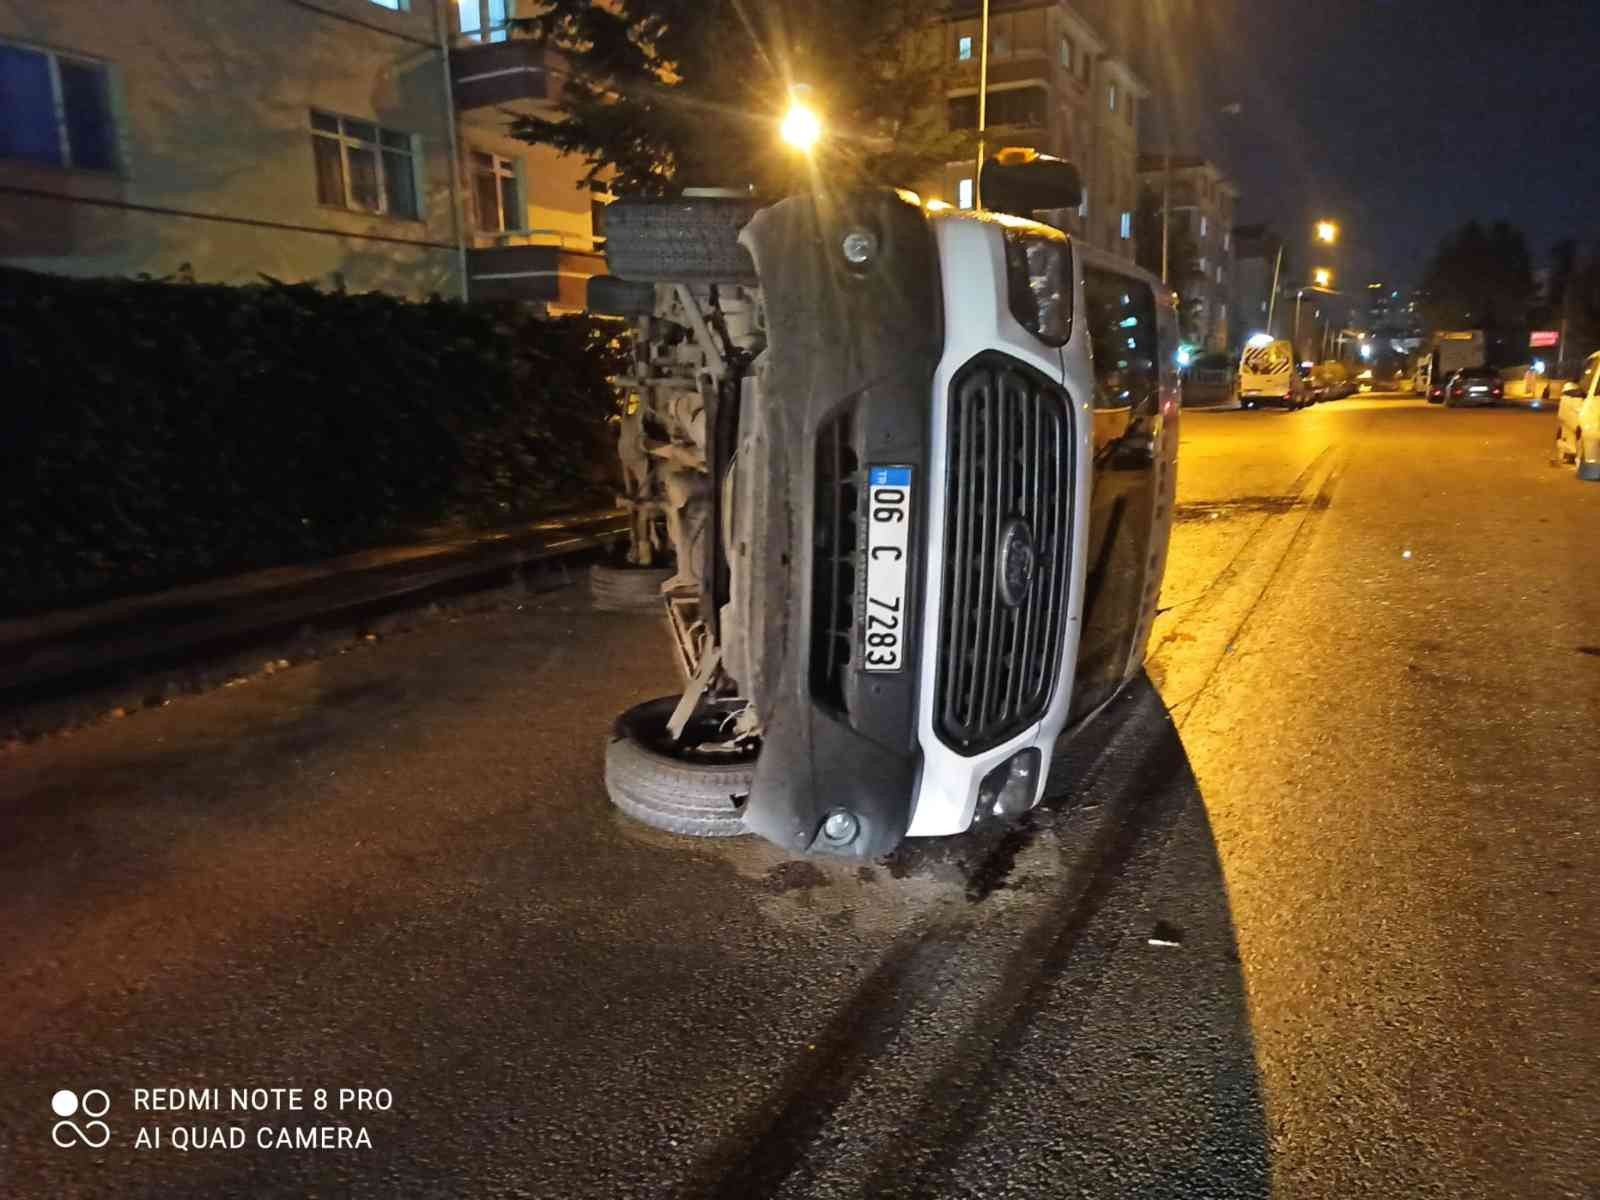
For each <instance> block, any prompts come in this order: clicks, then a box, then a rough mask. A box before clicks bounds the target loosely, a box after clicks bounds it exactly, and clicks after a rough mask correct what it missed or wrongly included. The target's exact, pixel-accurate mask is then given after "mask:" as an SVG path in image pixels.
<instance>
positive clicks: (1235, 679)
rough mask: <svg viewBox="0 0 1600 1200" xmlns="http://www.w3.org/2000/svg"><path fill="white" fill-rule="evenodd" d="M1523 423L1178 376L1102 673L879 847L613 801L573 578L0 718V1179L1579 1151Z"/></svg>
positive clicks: (1207, 1170) (75, 1182)
mask: <svg viewBox="0 0 1600 1200" xmlns="http://www.w3.org/2000/svg"><path fill="white" fill-rule="evenodd" d="M1552 436H1553V417H1551V416H1550V415H1549V414H1548V413H1533V412H1528V411H1523V410H1492V411H1482V412H1478V411H1448V412H1447V411H1444V410H1441V409H1438V408H1429V407H1427V406H1426V405H1423V404H1420V403H1417V402H1415V401H1411V400H1409V399H1399V398H1392V399H1390V398H1362V399H1351V400H1346V401H1341V402H1336V403H1333V404H1328V405H1323V406H1320V407H1318V408H1315V409H1312V410H1308V411H1306V412H1301V413H1294V414H1286V413H1277V412H1251V413H1239V412H1186V413H1185V414H1184V416H1183V447H1182V457H1181V466H1180V476H1179V508H1178V512H1177V517H1178V521H1177V526H1176V530H1175V534H1174V538H1175V540H1174V548H1173V555H1172V560H1171V565H1170V568H1169V573H1168V580H1167V587H1166V592H1165V595H1164V598H1163V604H1164V606H1166V607H1167V611H1166V612H1165V613H1164V614H1163V616H1162V617H1161V619H1160V621H1159V622H1158V624H1157V628H1156V633H1155V636H1154V638H1153V641H1152V653H1151V660H1150V667H1149V673H1148V678H1147V679H1145V680H1142V681H1141V682H1140V684H1139V685H1138V686H1136V687H1134V688H1132V689H1130V690H1129V691H1128V693H1127V694H1126V695H1125V696H1124V697H1123V698H1122V699H1120V700H1119V701H1118V702H1117V703H1116V704H1114V705H1113V707H1112V709H1111V710H1110V711H1109V712H1108V713H1107V714H1106V716H1105V717H1104V718H1103V719H1102V720H1101V721H1099V722H1098V723H1097V724H1096V725H1095V726H1094V727H1092V728H1091V729H1089V730H1087V731H1086V732H1085V733H1083V734H1082V735H1080V736H1079V737H1078V738H1077V739H1076V740H1075V741H1074V742H1072V743H1071V745H1070V746H1069V747H1068V748H1067V751H1066V756H1065V761H1064V762H1063V763H1062V764H1061V769H1060V770H1058V772H1057V773H1056V776H1055V779H1054V782H1053V791H1054V795H1053V798H1052V799H1051V800H1050V801H1049V802H1048V804H1047V805H1046V806H1045V807H1044V808H1043V809H1042V810H1040V811H1039V812H1037V813H1036V814H1035V815H1034V816H1033V817H1032V818H1031V819H1029V820H1028V821H1026V822H1025V823H1023V824H1022V825H1020V826H1018V827H1015V828H997V829H990V830H984V831H980V832H978V833H975V834H971V835H968V836H965V837H962V838H957V839H949V840H945V841H936V842H926V843H915V844H911V845H908V846H907V847H905V848H904V849H903V850H902V851H901V852H900V853H899V854H897V855H896V856H895V858H894V859H893V860H891V861H887V862H880V863H873V864H869V865H862V866H858V865H855V864H849V865H846V864H838V863H830V862H813V861H801V862H796V861H786V860H785V859H784V858H783V857H782V855H780V854H779V853H778V852H777V851H775V850H773V849H772V848H770V847H767V846H765V845H764V844H763V843H760V842H757V841H753V840H747V839H739V840H733V841H720V842H687V841H682V840H678V839H674V838H670V837H667V836H664V835H657V834H655V833H653V832H650V831H647V830H643V829H640V828H638V827H635V826H632V825H630V824H629V823H627V822H626V821H625V820H623V819H621V818H620V817H618V816H616V815H614V814H613V813H612V812H611V810H610V809H609V806H608V805H607V803H606V801H605V796H604V791H603V788H602V784H601V752H602V745H603V741H604V736H605V731H606V729H607V726H608V724H609V721H610V719H611V717H612V716H613V714H614V713H615V712H616V711H618V710H620V709H621V708H623V707H626V706H627V705H629V704H631V703H633V702H635V701H637V700H640V699H644V698H647V697H649V696H653V695H662V694H666V693H668V692H670V691H672V690H674V687H675V684H676V681H675V674H674V669H673V667H672V664H671V661H670V658H669V656H668V643H667V640H666V638H665V637H664V636H663V629H662V627H661V626H660V624H659V623H658V622H657V621H655V620H654V619H652V618H648V617H638V616H628V615H617V614H605V613H597V612H593V611H590V610H589V609H588V607H587V605H586V604H585V602H584V600H583V597H582V596H581V595H580V594H579V593H578V592H577V591H575V590H569V591H566V592H556V593H552V594H551V595H548V596H543V597H534V598H530V599H528V600H527V602H525V603H524V604H523V605H522V606H521V607H520V608H519V607H514V606H508V607H506V608H504V609H503V610H501V611H498V612H492V613H486V614H478V615H475V616H470V617H465V618H462V619H458V620H453V621H449V622H445V623H439V624H434V625H430V626H427V627H424V628H419V629H415V630H412V631H411V632H407V633H403V634H399V635H397V636H394V637H390V638H386V639H383V640H380V641H377V642H374V643H371V644H368V645H365V646H363V647H361V648H359V649H357V650H355V651H353V652H351V653H348V654H344V655H340V656H337V657H333V658H329V659H325V660H322V661H318V662H309V663H304V664H299V665H296V666H294V667H292V668H290V669H288V670H284V671H278V672H277V673H275V674H272V675H270V676H268V677H264V678H259V679H255V680H252V681H250V682H248V683H244V684H241V685H240V686H237V687H231V688H226V689H222V690H219V691H216V692H213V693H211V694H208V695H204V696H200V697H194V698H188V699H183V700H179V701H175V702H173V703H172V704H170V705H168V706H167V707H165V708H162V709H159V710H152V711H145V712H139V713H136V714H134V715H133V716H130V717H128V718H126V719H123V720H115V721H107V722H105V723H102V724H99V725H97V726H94V727H92V728H89V729H85V730H80V731H78V732H76V733H73V734H71V735H68V736H62V737H55V738H51V739H47V740H45V741H42V742H39V743H37V744H33V745H29V746H26V747H23V748H21V749H19V750H13V751H11V752H9V753H5V754H3V755H0V1195H5V1196H17V1197H46V1196H48V1197H61V1198H66V1197H89V1196H94V1197H101V1196H106V1197H112V1196H114V1197H216V1196H251V1197H278V1196H283V1197H289V1196H326V1197H335V1196H339V1197H343V1196H361V1197H367V1196H372V1197H429V1198H431V1197H439V1198H445V1197H480V1196H481V1197H562V1198H569V1197H571V1198H576V1197H608V1198H609V1197H656V1196H664V1197H665V1196H673V1197H676V1196H683V1197H690V1196H694V1197H699V1196H707V1197H754V1196H785V1197H790V1196H792V1197H812V1196H816V1197H854V1196H872V1197H880V1196H883V1197H892V1196H905V1197H931V1196H962V1197H966V1196H986V1197H987V1196H994V1197H1002V1196H1007V1197H1009V1196H1016V1197H1024V1196H1028V1197H1033V1196H1039V1197H1045V1196H1048V1197H1058V1196H1059V1197H1067V1196H1085V1197H1105V1196H1140V1197H1145V1196H1171V1197H1190V1196H1229V1197H1232V1196H1238V1197H1255V1196H1284V1197H1301V1196H1305V1197H1349V1196H1380V1197H1394V1196H1440V1197H1463V1196H1484V1197H1499V1196H1528V1197H1563V1196H1573V1197H1590V1196H1595V1195H1600V958H1597V955H1596V951H1595V947H1596V945H1597V943H1600V912H1597V906H1596V904H1595V898H1596V889H1597V886H1600V850H1597V848H1596V847H1597V845H1600V839H1597V836H1596V832H1595V826H1596V823H1597V817H1600V799H1597V797H1600V745H1597V737H1596V735H1597V732H1600V571H1597V570H1596V566H1595V563H1596V558H1597V555H1600V486H1594V485H1580V484H1578V483H1577V482H1576V481H1575V480H1574V479H1573V478H1572V474H1571V472H1570V470H1555V469H1553V468H1551V467H1549V466H1547V465H1546V459H1547V456H1548V449H1549V442H1550V440H1551V438H1552ZM258 1087H259V1088H273V1087H279V1088H285V1089H287V1088H299V1089H302V1093H301V1095H300V1097H299V1099H298V1103H299V1107H298V1108H295V1107H292V1105H293V1104H294V1103H295V1101H294V1099H292V1098H291V1097H290V1096H289V1094H288V1093H280V1097H279V1099H278V1100H277V1101H276V1106H275V1104H274V1101H273V1099H272V1098H271V1097H270V1096H269V1097H268V1098H267V1100H266V1103H267V1107H266V1108H265V1109H261V1108H259V1107H250V1108H241V1107H235V1106H234V1105H233V1103H232V1100H233V1098H232V1096H231V1093H230V1089H233V1088H239V1089H246V1088H258ZM166 1088H180V1089H190V1090H193V1091H195V1092H198V1093H200V1094H199V1095H197V1096H195V1097H193V1099H196V1100H202V1101H203V1100H205V1099H207V1097H208V1096H209V1093H208V1092H206V1091H205V1090H204V1089H212V1088H215V1089H219V1091H218V1095H217V1101H218V1102H217V1105H216V1107H215V1108H200V1109H190V1110H187V1111H156V1110H153V1109H151V1108H150V1107H149V1106H148V1105H149V1101H150V1099H151V1097H149V1096H146V1097H144V1100H145V1107H140V1106H139V1101H140V1097H139V1094H138V1092H137V1089H147V1090H152V1089H166ZM342 1088H347V1089H359V1088H367V1089H372V1090H373V1093H374V1096H373V1098H372V1100H371V1101H370V1103H369V1106H368V1107H367V1108H365V1109H363V1108H361V1107H359V1103H360V1102H359V1100H358V1099H357V1098H356V1097H355V1096H353V1095H352V1096H350V1097H348V1098H344V1097H341V1094H340V1091H339V1089H342ZM58 1089H72V1090H73V1091H74V1092H76V1093H80V1094H82V1095H83V1096H84V1099H85V1101H86V1102H87V1101H88V1100H89V1093H90V1092H91V1090H92V1089H99V1090H102V1091H104V1093H105V1094H106V1098H107V1100H108V1101H109V1104H110V1107H109V1111H108V1112H106V1114H105V1116H104V1118H103V1120H104V1128H105V1129H106V1130H108V1132H109V1141H108V1142H107V1143H106V1144H105V1145H103V1146H100V1147H96V1146H93V1145H89V1144H87V1143H88V1142H89V1141H98V1140H100V1137H101V1135H100V1130H99V1128H96V1127H93V1126H92V1125H91V1124H90V1123H89V1119H88V1117H87V1115H86V1114H85V1113H84V1112H78V1113H75V1114H73V1115H72V1117H71V1118H70V1122H71V1123H70V1124H69V1125H65V1126H63V1125H61V1124H58V1122H59V1121H62V1120H63V1118H61V1117H59V1116H57V1115H56V1114H55V1113H53V1112H52V1111H51V1097H52V1094H53V1093H55V1092H56V1091H57V1090H58ZM317 1089H325V1091H326V1096H325V1097H323V1098H322V1099H323V1101H324V1102H325V1103H326V1105H327V1107H326V1108H319V1107H318V1096H317ZM379 1089H387V1093H386V1094H385V1093H383V1092H380V1091H379ZM385 1095H386V1097H387V1104H384V1100H385ZM98 1103H99V1100H98V1097H95V1099H94V1105H96V1106H98ZM380 1106H381V1107H380ZM319 1127H323V1128H326V1129H328V1130H329V1132H327V1133H316V1132H314V1131H315V1130H317V1129H318V1128H319ZM340 1128H343V1129H344V1130H345V1133H343V1134H340V1133H339V1130H340ZM285 1129H287V1130H288V1131H289V1134H288V1138H289V1141H290V1144H289V1145H280V1144H279V1139H280V1138H281V1137H283V1136H284V1135H283V1134H282V1132H281V1131H282V1130H285ZM180 1130H183V1131H184V1132H182V1133H180V1132H179V1131H180ZM297 1131H299V1133H298V1136H300V1137H301V1138H302V1139H321V1138H327V1139H329V1142H328V1143H326V1144H324V1143H322V1142H320V1141H319V1142H316V1143H314V1144H312V1145H295V1144H294V1139H295V1137H296V1136H297ZM357 1131H359V1136H358V1133H357ZM157 1134H159V1135H160V1137H161V1144H160V1145H151V1144H149V1143H150V1142H151V1141H152V1140H153V1139H154V1138H155V1137H156V1135H157ZM53 1135H54V1138H56V1139H58V1140H64V1141H67V1142H69V1143H72V1144H69V1145H67V1146H64V1147H63V1146H58V1145H56V1144H55V1142H54V1141H53ZM175 1136H176V1137H177V1138H178V1139H179V1140H181V1141H184V1142H185V1143H186V1144H187V1147H188V1148H187V1149H185V1148H181V1147H179V1146H176V1145H174V1144H173V1141H174V1137H175ZM341 1136H342V1137H345V1138H347V1139H350V1140H352V1141H355V1142H357V1143H358V1144H354V1145H350V1146H347V1147H345V1148H340V1147H339V1145H338V1144H337V1143H338V1140H339V1138H340V1137H341ZM141 1140H142V1141H143V1142H144V1143H145V1144H140V1143H141ZM233 1140H242V1141H243V1143H244V1144H243V1145H240V1146H233V1145H231V1144H229V1143H230V1142H231V1141H233ZM219 1142H220V1144H218V1143H219ZM362 1142H364V1143H368V1144H360V1143H362ZM263 1143H265V1144H263Z"/></svg>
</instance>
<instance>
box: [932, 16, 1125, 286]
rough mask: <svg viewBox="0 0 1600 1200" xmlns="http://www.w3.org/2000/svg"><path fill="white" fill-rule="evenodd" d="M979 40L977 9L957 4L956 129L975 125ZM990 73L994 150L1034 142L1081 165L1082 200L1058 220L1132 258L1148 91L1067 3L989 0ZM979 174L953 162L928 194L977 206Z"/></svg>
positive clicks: (948, 32)
mask: <svg viewBox="0 0 1600 1200" xmlns="http://www.w3.org/2000/svg"><path fill="white" fill-rule="evenodd" d="M981 37H982V33H981V19H980V16H979V13H978V5H977V4H976V3H967V2H958V3H957V4H956V5H955V8H954V11H953V12H952V15H951V17H950V19H949V20H948V21H947V22H946V23H945V42H946V54H947V55H948V57H949V59H950V61H951V62H952V63H953V64H954V68H955V74H954V78H953V80H952V84H951V87H950V89H949V93H948V95H947V97H946V105H947V115H948V120H949V123H950V127H951V128H953V129H976V128H977V125H978V87H979V72H980V59H981V51H982V44H981ZM988 78H989V85H988V89H987V91H988V102H987V114H986V116H987V127H988V130H989V135H988V140H989V144H990V146H991V147H992V148H996V149H997V148H999V147H1002V146H1007V145H1022V146H1031V147H1033V148H1034V149H1036V150H1039V151H1041V152H1042V153H1046V154H1055V155H1059V156H1060V157H1062V158H1068V159H1071V160H1072V161H1073V162H1074V163H1076V164H1077V166H1078V169H1079V171H1080V172H1081V173H1082V175H1083V180H1084V199H1083V203H1082V204H1081V205H1079V207H1078V209H1077V211H1075V212H1070V211H1063V212H1059V213H1055V214H1052V219H1053V220H1054V221H1055V223H1056V224H1058V225H1060V226H1061V227H1062V228H1064V229H1066V230H1067V231H1068V232H1069V233H1071V234H1073V236H1075V237H1078V238H1082V239H1084V240H1085V241H1087V242H1089V243H1090V244H1091V245H1094V246H1098V247H1101V248H1103V249H1105V250H1108V251H1110V252H1112V253H1114V254H1117V255H1120V256H1122V257H1124V258H1127V259H1129V260H1132V259H1133V258H1134V256H1135V251H1136V245H1135V242H1134V211H1135V209H1136V208H1137V206H1138V198H1139V178H1138V165H1139V155H1138V145H1139V122H1140V115H1141V111H1142V107H1143V103H1144V101H1145V99H1146V98H1147V97H1148V96H1149V89H1148V88H1146V87H1145V85H1144V84H1143V82H1142V81H1141V80H1140V79H1139V77H1138V76H1137V75H1136V74H1135V73H1134V71H1133V69H1132V68H1131V67H1130V66H1129V65H1128V63H1127V62H1126V61H1125V60H1124V59H1121V58H1118V57H1116V56H1114V55H1112V54H1111V47H1110V46H1109V45H1108V43H1107V42H1106V40H1105V39H1104V38H1103V37H1102V36H1101V35H1100V33H1099V32H1098V31H1097V30H1096V29H1095V27H1094V26H1092V25H1091V24H1090V23H1089V22H1088V21H1087V20H1085V19H1084V17H1083V16H1082V15H1081V14H1080V13H1079V12H1078V10H1077V9H1075V8H1074V7H1073V6H1072V5H1071V4H1068V3H1065V0H993V3H992V5H991V9H990V16H989V77H988ZM973 176H974V164H972V163H952V164H950V165H949V166H948V167H947V168H946V169H945V172H944V174H943V176H942V177H941V178H940V179H937V180H933V181H929V183H928V184H927V185H925V186H926V190H927V191H928V192H929V194H931V195H934V196H937V197H938V198H940V199H943V200H947V201H949V202H950V203H952V204H957V205H960V206H961V207H963V208H966V207H971V205H972V203H973V201H974V196H973Z"/></svg>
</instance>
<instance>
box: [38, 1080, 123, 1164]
mask: <svg viewBox="0 0 1600 1200" xmlns="http://www.w3.org/2000/svg"><path fill="white" fill-rule="evenodd" d="M50 1110H51V1111H52V1112H53V1113H55V1114H56V1116H58V1117H61V1118H62V1120H59V1121H57V1122H56V1123H55V1124H54V1125H52V1126H51V1127H50V1140H51V1141H53V1142H55V1144H56V1145H58V1146H60V1147H61V1148H62V1149H67V1148H68V1147H71V1146H77V1145H79V1144H82V1145H85V1146H88V1147H89V1148H90V1149H93V1150H98V1149H100V1148H101V1147H102V1146H104V1145H105V1144H106V1143H107V1142H109V1141H110V1140H111V1126H109V1125H107V1124H106V1123H105V1122H104V1121H102V1120H100V1119H99V1118H101V1117H103V1116H105V1115H106V1113H108V1112H110V1111H111V1097H110V1096H108V1095H106V1093H105V1092H103V1091H101V1090H100V1089H99V1088H90V1089H89V1090H88V1091H87V1092H85V1093H84V1094H83V1096H82V1097H81V1098H80V1097H79V1095H78V1093H76V1092H74V1091H72V1090H71V1089H69V1088H62V1089H61V1090H60V1091H59V1092H57V1093H56V1094H55V1095H54V1096H51V1097H50ZM80 1113H81V1114H82V1115H83V1116H85V1117H87V1118H89V1119H88V1120H86V1121H84V1122H83V1124H82V1125H79V1124H78V1122H76V1121H73V1120H71V1119H70V1118H72V1117H74V1116H77V1115H78V1114H80Z"/></svg>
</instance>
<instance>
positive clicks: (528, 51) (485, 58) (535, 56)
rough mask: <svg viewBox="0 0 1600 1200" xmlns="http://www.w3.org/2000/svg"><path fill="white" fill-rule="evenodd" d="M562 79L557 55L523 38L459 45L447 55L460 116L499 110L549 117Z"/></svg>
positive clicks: (562, 68)
mask: <svg viewBox="0 0 1600 1200" xmlns="http://www.w3.org/2000/svg"><path fill="white" fill-rule="evenodd" d="M565 81H566V64H565V62H564V60H563V59H562V57H561V55H559V54H557V53H556V52H555V51H552V50H548V49H546V48H545V47H543V46H541V45H539V44H538V43H536V42H534V41H531V40H529V39H527V38H517V37H513V38H510V39H508V40H506V41H503V42H464V43H462V44H461V45H458V46H455V47H452V49H451V51H450V82H451V84H452V85H453V87H454V89H455V98H456V107H457V108H458V109H460V110H461V111H462V112H470V111H472V110H474V109H483V108H503V109H507V110H509V111H511V112H514V113H517V114H519V115H522V116H548V115H550V114H551V113H552V112H553V111H554V104H555V101H556V99H557V98H558V97H559V96H560V94H561V88H562V86H563V84H564V83H565Z"/></svg>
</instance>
